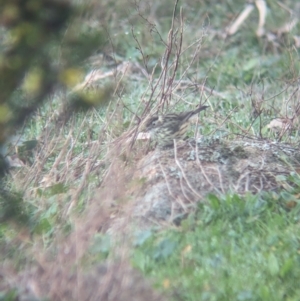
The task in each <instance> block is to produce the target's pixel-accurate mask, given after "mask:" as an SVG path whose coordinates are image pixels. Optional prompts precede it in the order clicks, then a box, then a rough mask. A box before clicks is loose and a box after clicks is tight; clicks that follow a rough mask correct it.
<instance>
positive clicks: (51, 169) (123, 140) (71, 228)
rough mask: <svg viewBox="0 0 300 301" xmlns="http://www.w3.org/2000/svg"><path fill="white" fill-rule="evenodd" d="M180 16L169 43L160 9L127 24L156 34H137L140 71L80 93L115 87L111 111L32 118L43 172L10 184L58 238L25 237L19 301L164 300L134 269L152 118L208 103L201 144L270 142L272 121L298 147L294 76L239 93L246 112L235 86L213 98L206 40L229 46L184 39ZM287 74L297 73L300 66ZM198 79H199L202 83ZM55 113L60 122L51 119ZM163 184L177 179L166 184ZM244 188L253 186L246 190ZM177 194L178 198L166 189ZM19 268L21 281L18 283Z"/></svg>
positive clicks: (37, 163)
mask: <svg viewBox="0 0 300 301" xmlns="http://www.w3.org/2000/svg"><path fill="white" fill-rule="evenodd" d="M178 5H179V4H178V2H175V4H174V6H173V8H172V11H171V15H170V19H171V23H170V28H169V30H168V33H167V34H165V35H164V36H163V35H162V34H160V31H159V28H158V26H156V27H153V24H154V23H156V22H157V21H158V20H159V19H160V16H159V14H160V11H159V10H158V9H157V4H153V6H151V9H150V11H149V10H148V9H149V7H148V6H147V4H146V3H145V2H142V3H141V4H140V5H137V4H135V8H136V13H135V15H134V16H133V15H130V16H129V17H128V19H129V21H131V22H132V21H134V20H136V18H139V20H142V22H143V26H144V27H146V28H148V29H149V30H146V31H144V32H143V34H142V36H138V35H137V33H136V29H135V27H134V26H133V25H132V31H131V36H132V37H133V40H134V41H135V43H136V44H135V47H136V49H137V51H138V53H139V57H140V58H141V59H140V61H139V62H134V63H131V62H127V61H126V60H125V59H124V61H121V62H118V60H117V58H116V57H114V56H113V59H114V61H115V62H116V63H117V65H118V67H117V68H112V67H110V66H109V64H108V63H107V61H104V63H103V62H102V65H101V66H102V67H101V68H99V69H97V70H93V71H92V72H90V73H88V75H87V76H86V78H85V80H84V82H83V83H82V84H81V85H79V86H77V87H76V89H75V90H74V91H73V93H78V91H80V92H82V91H84V92H83V93H86V91H88V92H87V93H94V92H91V91H96V93H97V88H98V83H99V81H100V82H102V81H103V80H107V81H108V86H109V89H108V90H109V91H110V92H111V91H112V90H113V93H112V95H113V96H112V97H111V100H110V101H108V102H107V103H106V106H105V107H103V109H101V108H100V109H99V110H97V109H93V110H91V111H88V112H79V113H77V115H74V114H71V109H70V106H69V105H66V104H65V105H62V103H64V102H65V97H62V98H61V99H60V102H59V103H60V104H59V105H58V108H57V102H56V101H55V100H53V102H52V104H50V105H49V106H48V108H45V110H46V112H47V113H46V114H45V116H47V117H46V119H44V118H43V117H42V115H38V114H37V115H36V116H35V118H36V119H37V122H39V123H41V125H40V129H39V137H37V138H38V140H39V141H40V142H41V143H40V145H39V147H38V149H37V151H36V154H35V160H34V163H33V165H32V166H25V167H24V168H22V169H20V170H18V171H13V177H12V181H13V183H14V185H15V186H16V187H17V188H18V189H21V188H22V190H24V191H25V194H24V202H25V203H28V204H31V205H33V206H34V208H35V210H34V212H35V219H36V220H37V223H39V220H45V219H46V220H47V219H48V220H49V223H50V228H51V231H49V232H51V234H47V235H46V233H44V230H43V229H42V230H41V232H42V235H40V233H33V234H32V233H31V234H29V231H28V232H26V233H25V234H24V235H19V236H18V237H16V241H15V242H13V243H12V245H14V244H15V245H17V246H19V247H20V248H21V249H22V248H23V249H25V250H26V256H28V257H27V258H25V259H24V261H25V265H24V266H22V268H21V267H16V266H14V264H12V263H11V262H10V261H9V260H8V261H7V263H5V264H4V265H3V266H2V269H1V277H2V279H3V281H4V282H3V284H2V286H3V287H1V289H4V290H7V289H8V288H10V289H11V288H15V287H17V288H18V289H19V290H20V295H19V297H20V300H26V299H25V298H26V296H28V298H33V297H34V298H38V299H41V298H43V297H45V296H47V297H48V298H49V299H51V300H133V299H134V300H163V297H160V296H158V295H157V294H156V293H155V292H154V291H153V289H151V288H150V286H149V284H148V283H147V281H145V280H144V279H143V278H142V277H141V276H140V275H139V274H138V273H137V272H136V271H134V270H133V269H132V268H131V267H130V263H129V262H130V260H129V258H130V247H131V239H132V237H131V235H130V232H131V231H132V228H134V222H133V223H132V221H131V219H132V217H133V215H134V214H133V213H134V212H133V211H134V210H136V207H134V201H135V199H134V198H135V197H136V194H135V193H136V192H137V191H139V189H141V187H143V184H144V182H143V179H141V180H140V181H134V180H133V178H132V177H133V175H134V173H136V172H137V171H136V166H137V165H138V162H139V159H140V158H142V157H144V155H145V153H146V146H145V145H143V143H142V142H140V141H136V138H137V135H138V133H139V132H140V130H141V128H143V125H144V123H145V120H146V119H147V118H148V117H149V115H151V114H153V113H156V112H160V113H164V112H167V111H173V110H175V108H176V109H178V110H183V109H185V108H187V107H188V108H193V107H195V106H198V105H199V104H200V103H201V104H204V103H205V104H208V105H209V106H210V107H211V111H210V112H209V113H208V114H207V115H206V116H205V117H204V132H205V134H206V135H208V136H212V135H217V136H222V137H223V139H226V140H227V139H228V138H236V137H237V136H238V137H241V136H242V137H247V138H252V139H260V138H262V137H263V136H264V137H266V136H267V137H268V138H269V137H270V136H269V134H266V126H267V125H268V124H269V125H270V121H271V118H270V117H268V115H271V116H276V117H277V118H279V119H280V120H281V121H282V122H283V121H286V123H288V125H289V126H283V125H282V123H281V124H279V132H278V131H277V132H275V134H274V135H275V136H276V139H277V141H287V142H290V143H293V144H295V143H296V142H297V141H298V140H297V141H296V140H295V135H294V134H293V133H294V132H295V129H297V128H298V126H299V101H298V99H299V89H298V87H297V80H298V79H297V75H296V74H297V72H296V70H292V71H293V72H292V73H293V74H294V76H293V77H292V79H291V80H290V81H285V82H284V81H282V82H281V83H282V84H281V86H280V87H278V86H277V87H276V90H274V82H273V83H272V82H270V83H266V84H263V85H262V86H259V85H255V83H253V84H251V85H248V86H247V87H245V89H244V90H243V91H242V90H241V91H240V95H241V96H239V97H240V98H239V99H238V101H232V102H231V101H229V100H230V99H231V97H232V91H231V90H230V88H231V89H233V88H232V86H229V87H228V89H229V91H226V92H225V91H222V90H218V89H219V88H220V89H221V88H222V86H221V85H219V86H218V85H217V87H214V86H213V85H211V84H210V83H209V80H208V78H209V76H210V75H211V74H212V72H213V70H212V69H213V68H214V65H213V63H212V64H211V65H210V66H206V67H207V69H206V70H205V71H204V72H203V71H202V72H201V71H199V70H200V69H201V68H202V67H203V65H201V62H200V63H199V61H201V60H205V59H206V57H207V56H208V52H207V49H206V45H205V39H206V38H207V36H209V35H213V36H214V37H219V40H221V42H222V43H226V36H224V32H223V34H222V35H220V32H221V30H220V31H219V32H218V33H216V32H215V31H213V30H212V29H211V28H209V26H207V27H206V26H198V29H197V32H196V33H195V35H189V33H186V30H187V24H186V23H185V18H184V11H183V9H182V8H179V6H178ZM91 6H92V7H93V9H94V17H95V18H96V19H97V18H102V17H103V19H107V18H108V17H107V16H108V15H110V16H111V20H109V21H110V22H112V23H113V24H114V25H115V24H118V21H117V20H118V18H119V17H120V11H117V12H114V11H113V8H111V7H110V6H109V3H108V2H107V3H101V4H98V2H97V1H91ZM103 7H105V8H107V10H106V15H105V16H103V15H102V14H103V11H104V10H103V9H101V8H103ZM168 10H170V8H168ZM146 12H147V14H146ZM148 13H149V14H148ZM121 20H122V21H121V23H122V22H125V21H124V20H125V19H121ZM197 24H199V22H198V23H197ZM121 25H122V24H120V26H121ZM194 26H195V27H197V26H196V25H194ZM153 31H155V34H156V38H157V37H158V39H159V41H160V42H159V47H161V49H163V52H162V53H160V55H161V56H162V59H161V62H158V60H157V62H156V63H155V64H154V65H153V66H149V63H148V51H149V50H148V49H145V48H146V47H145V45H146V41H148V40H149V38H151V41H153V35H152V33H153ZM119 34H120V32H119ZM186 36H188V37H187V38H186ZM195 37H197V38H195ZM220 37H221V38H220ZM109 39H110V46H112V48H113V46H116V48H117V50H119V49H121V46H120V42H119V41H116V40H115V38H114V37H112V36H110V37H109ZM207 39H208V38H207ZM162 47H163V48H162ZM157 51H158V52H159V50H157ZM222 51H223V48H222V47H220V48H219V49H217V48H212V50H211V52H212V55H213V56H214V57H215V60H216V61H217V59H218V58H219V57H221V56H222V55H223V53H222ZM291 57H292V55H291ZM105 64H107V65H105ZM200 65H201V66H200ZM103 66H104V67H103ZM290 67H291V69H292V68H293V61H291V64H290ZM227 69H229V67H228V68H227ZM196 73H201V75H202V76H201V77H199V75H195V76H194V74H196ZM219 76H221V75H218V76H217V80H216V81H218V80H219ZM135 81H136V82H138V84H140V85H141V86H142V89H140V90H139V91H138V93H137V94H134V93H133V96H132V97H133V98H134V97H138V99H137V100H135V101H134V104H133V105H132V104H131V103H130V101H128V99H126V100H124V98H125V97H124V94H126V93H131V92H132V91H131V89H135V88H136V86H135V85H134V84H132V83H133V82H135ZM235 90H236V88H235ZM237 94H238V93H236V94H235V96H236V95H237ZM236 97H237V96H236ZM52 106H53V107H52ZM251 110H252V112H250V111H251ZM50 112H52V116H51V117H50V118H49V114H50ZM257 123H258V124H259V125H257ZM277 125H278V124H277ZM29 127H30V122H29ZM270 127H271V128H272V129H273V127H272V126H270ZM141 144H142V146H141ZM176 155H177V156H179V155H182V154H181V153H178V154H176ZM175 159H176V160H175V164H177V165H176V166H177V167H178V168H179V169H180V170H181V171H182V170H183V169H182V166H181V163H180V160H179V159H178V157H177V158H175ZM197 164H198V165H197V166H198V172H199V171H201V172H202V178H201V180H202V181H204V182H205V183H206V184H207V186H209V187H210V188H213V189H215V190H218V192H225V191H226V189H225V188H224V183H225V182H226V180H224V179H223V175H221V174H220V173H219V172H218V169H217V168H215V169H214V171H213V175H212V173H211V174H209V173H208V172H207V169H205V170H204V172H203V166H202V165H201V163H200V162H197ZM199 164H200V165H199ZM163 165H164V164H162V165H161V167H162V166H163ZM185 173H186V171H184V172H183V174H185ZM143 176H144V175H143ZM165 176H166V178H167V177H168V175H167V174H165ZM186 178H188V177H187V176H186ZM186 178H184V179H181V180H182V182H184V183H185V184H184V185H185V186H184V188H183V186H180V187H181V190H182V191H183V192H184V193H183V198H184V197H186V198H187V199H189V198H190V195H191V194H192V195H193V198H194V199H197V200H199V199H200V198H201V199H203V195H202V193H203V192H201V190H197V191H196V190H195V185H194V184H195V183H193V184H191V182H192V181H190V180H187V181H185V180H186ZM214 179H217V182H218V185H215V180H214ZM242 179H244V178H242ZM182 182H181V183H182ZM166 183H167V184H168V181H166ZM169 184H170V183H169ZM171 184H172V183H171ZM186 185H190V186H189V187H187V186H186ZM243 185H246V184H245V183H244V182H243ZM24 188H25V189H24ZM149 188H151V187H150V186H149V187H147V189H149ZM187 190H188V192H186V191H187ZM237 190H238V189H237ZM170 191H172V187H171V188H170V187H169V192H170ZM169 194H170V195H171V194H172V193H169ZM184 194H185V195H184ZM177 200H178V198H177ZM181 203H182V204H181ZM181 203H180V205H182V206H185V205H186V204H185V202H181ZM53 204H55V206H56V207H55V210H54V212H53V213H51V212H50V211H49V208H52V207H51V206H53ZM187 211H188V210H187ZM45 212H46V213H47V214H48V215H47V217H45ZM50 220H51V222H50ZM66 226H68V227H66ZM66 228H67V230H66ZM17 229H18V228H17ZM17 231H18V230H17ZM34 231H35V230H33V232H34ZM36 232H38V231H36ZM45 232H47V231H45ZM96 233H98V234H99V233H100V234H105V233H112V234H113V236H114V242H113V243H116V245H115V246H114V247H115V248H114V250H113V251H112V255H111V258H109V260H106V261H105V262H104V263H100V264H99V263H98V262H97V260H96V259H94V257H93V256H92V255H91V254H90V253H89V248H90V246H91V244H92V242H93V239H94V236H95V234H96ZM31 244H32V245H31ZM27 254H30V255H27ZM29 256H31V257H29ZM28 258H29V259H28ZM94 262H96V263H94ZM18 268H19V269H20V270H22V271H20V272H19V271H17V269H18ZM22 298H23V299H22Z"/></svg>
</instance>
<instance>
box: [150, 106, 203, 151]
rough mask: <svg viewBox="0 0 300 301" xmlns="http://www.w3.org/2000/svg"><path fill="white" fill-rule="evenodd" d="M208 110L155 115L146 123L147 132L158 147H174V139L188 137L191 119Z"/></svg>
mask: <svg viewBox="0 0 300 301" xmlns="http://www.w3.org/2000/svg"><path fill="white" fill-rule="evenodd" d="M207 108H208V106H199V107H198V108H197V109H195V110H192V111H186V112H181V113H178V114H177V113H169V114H166V115H162V116H158V115H154V116H153V117H151V118H150V119H149V120H148V122H147V123H146V132H149V133H150V138H151V139H152V140H153V141H155V142H156V144H157V146H158V147H160V148H164V147H167V146H172V145H173V140H174V139H176V140H180V139H184V138H185V137H186V134H187V131H188V127H189V122H190V120H191V117H193V116H195V115H196V114H198V113H199V112H201V111H203V110H205V109H207Z"/></svg>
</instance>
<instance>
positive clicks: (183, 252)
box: [0, 0, 300, 300]
mask: <svg viewBox="0 0 300 301" xmlns="http://www.w3.org/2000/svg"><path fill="white" fill-rule="evenodd" d="M219 2H220V1H200V2H199V1H192V0H191V1H185V2H184V3H179V5H182V6H183V12H184V19H185V28H184V42H183V46H184V47H183V48H186V47H188V45H191V44H192V43H193V42H194V41H195V40H196V39H199V38H203V41H202V42H201V49H200V51H199V52H198V53H197V56H196V59H195V61H194V63H193V65H192V66H191V67H190V68H189V70H188V72H187V73H186V74H185V77H184V79H189V80H192V81H193V82H197V83H203V82H204V79H205V78H207V80H206V83H205V84H206V86H207V87H209V88H213V89H214V90H215V91H217V92H219V93H220V94H222V97H219V96H216V95H212V96H210V98H209V101H210V104H211V105H212V107H213V108H214V111H215V113H214V114H215V115H214V116H213V117H214V118H207V120H208V125H206V126H204V129H203V132H204V134H208V133H210V132H211V131H212V130H216V133H217V134H218V135H225V134H226V135H227V134H231V133H237V132H240V129H241V128H243V129H245V131H247V132H248V133H250V134H252V135H258V134H259V132H260V131H262V133H263V135H264V136H265V137H268V138H271V139H274V136H273V134H272V133H269V132H268V131H267V130H266V125H267V124H268V123H269V122H270V120H271V119H272V118H274V117H278V116H285V114H286V112H285V108H286V101H287V100H289V101H290V102H289V107H290V108H291V110H292V109H293V106H294V102H295V101H297V95H293V91H295V87H294V86H293V81H295V80H296V78H297V76H298V72H299V57H298V53H297V50H296V49H295V48H293V47H292V46H291V45H290V44H289V43H290V42H291V40H292V39H291V38H290V37H287V38H286V39H285V40H283V42H282V43H281V45H272V44H271V43H268V42H267V41H266V40H264V39H263V38H262V39H257V38H256V37H255V29H256V25H257V21H258V15H257V12H256V11H253V12H252V14H251V15H250V18H249V19H248V20H246V22H245V24H244V25H243V26H242V27H241V29H240V30H239V31H238V32H237V34H236V35H234V36H233V37H229V38H227V39H225V38H223V37H222V36H221V34H222V33H223V34H224V27H225V26H227V25H228V24H230V21H232V20H233V18H234V16H236V15H237V14H238V12H240V11H241V10H242V9H243V7H244V1H229V0H228V1H222V3H221V4H219ZM269 2H270V3H268V4H269V8H270V10H269V14H268V18H267V23H266V24H267V25H266V26H267V30H272V29H275V28H278V27H279V26H280V24H283V23H284V22H286V21H287V20H288V19H289V15H288V14H287V12H286V11H285V10H283V9H278V6H277V5H275V4H273V2H271V1H269ZM103 5H104V6H105V11H106V12H107V14H106V15H105V16H102V17H103V18H104V19H106V22H107V26H108V28H109V31H110V35H111V43H112V44H113V47H114V51H115V52H116V53H117V54H118V55H119V56H120V57H121V58H122V59H123V60H131V61H133V62H139V63H140V64H141V65H143V66H144V62H143V59H142V56H141V50H142V52H143V54H144V57H146V58H147V64H148V68H149V70H151V68H152V67H153V66H154V65H155V64H156V63H157V62H158V61H159V58H160V56H161V55H162V53H163V52H164V50H165V47H164V44H163V43H162V42H161V37H162V38H163V39H164V40H166V39H167V33H168V30H169V28H170V24H171V17H172V9H173V2H172V1H165V2H164V3H161V4H160V3H159V4H158V3H155V4H153V5H152V6H151V5H150V6H149V7H148V6H147V5H144V6H142V4H141V6H140V9H141V11H140V12H139V13H138V12H137V11H136V10H135V8H136V7H134V6H133V5H132V4H130V5H128V4H127V3H126V5H125V6H124V2H123V1H119V2H118V4H117V5H114V6H112V5H111V4H110V2H109V1H107V3H103ZM287 5H290V7H293V1H290V2H289V3H287ZM124 7H126V8H127V9H124ZM141 16H144V17H147V19H148V21H145V19H143V18H142V17H141ZM151 23H152V24H155V30H151V26H150V24H151ZM177 25H178V23H177ZM152 29H153V28H152ZM296 29H298V30H299V25H298V27H297V28H296ZM296 29H294V31H296ZM132 31H133V32H134V34H135V35H136V38H137V39H138V41H139V46H137V44H136V41H135V40H134V39H133V37H132ZM156 32H158V33H159V34H158V33H156ZM160 36H161V37H160ZM194 51H195V48H193V47H191V48H189V50H187V51H186V52H185V53H184V54H183V55H182V60H181V66H180V68H179V70H178V74H177V76H178V78H179V77H180V76H181V75H182V74H183V71H184V66H186V65H187V64H188V62H189V61H190V58H191V55H192V54H193V53H194ZM159 72H160V70H159V67H158V68H157V71H156V72H155V73H154V76H155V77H158V76H159ZM147 86H148V83H147V81H146V80H145V79H144V78H142V77H137V79H135V80H133V79H129V80H128V81H127V82H126V89H125V90H124V92H123V95H122V100H123V101H124V103H125V104H126V105H127V106H128V107H129V108H130V109H131V110H132V111H135V108H136V107H137V104H138V103H139V100H140V99H141V97H145V98H147V96H148V94H147V93H146V95H145V94H144V93H145V90H146V89H147ZM286 87H289V88H288V90H286V91H284V89H285V88H286ZM282 91H284V92H283V93H281V94H279V93H280V92H282ZM208 95H209V92H206V95H204V96H203V98H205V96H208ZM182 96H183V97H184V98H185V99H186V100H188V101H191V102H192V103H197V102H198V99H199V97H200V93H199V92H197V91H196V92H195V91H194V90H193V89H186V90H184V91H182ZM116 98H117V97H116ZM174 98H175V99H176V97H174ZM261 100H264V101H263V102H262V103H260V101H261ZM253 103H260V105H261V109H262V112H261V115H260V118H258V119H254V118H253V115H252V114H251V113H252V110H253ZM185 107H188V106H187V105H186V104H185V103H182V102H179V104H178V105H177V106H176V108H177V109H179V110H181V109H183V108H185ZM113 109H114V108H112V110H113ZM44 110H45V113H44V114H45V115H44V116H47V114H48V113H47V112H49V111H50V112H51V111H52V110H53V105H52V106H50V107H45V108H44ZM228 112H232V113H231V117H230V118H228V120H227V122H226V124H225V125H222V126H220V124H221V121H222V120H224V119H225V118H226V117H227V116H228ZM288 113H291V112H288ZM103 115H104V113H103V110H99V111H98V112H95V111H93V112H89V113H87V115H84V116H78V117H77V118H76V120H75V119H74V120H73V121H72V124H71V125H70V128H72V130H73V132H72V135H73V136H72V137H73V138H74V137H75V139H76V148H74V149H72V156H73V158H75V157H76V156H78V157H76V158H78V160H79V161H80V160H82V161H83V162H84V160H85V157H88V156H89V154H90V153H89V151H90V149H89V147H87V146H86V145H85V142H86V139H87V132H88V130H87V129H90V130H93V131H96V132H97V131H98V130H100V129H101V123H102V121H103V119H102V118H103ZM130 118H131V115H130V113H128V112H127V111H126V112H125V113H124V114H123V116H122V117H121V119H120V122H121V124H122V125H124V127H125V126H126V125H127V123H128V121H129V120H130ZM45 123H46V121H45V119H44V117H43V114H42V115H41V116H40V119H36V120H35V122H31V121H29V122H28V124H27V128H26V135H27V137H28V139H31V138H34V137H37V136H38V135H39V133H40V132H41V130H42V128H43V126H44V125H45ZM121 128H122V126H121ZM82 129H84V131H83V130H82ZM109 130H110V129H109ZM110 134H111V133H110ZM68 135H69V132H68V130H67V129H65V132H64V133H60V136H59V138H60V139H58V141H56V142H55V143H56V144H55V147H56V149H55V151H53V152H52V153H51V156H49V157H48V160H47V162H46V165H45V166H44V170H43V173H44V174H47V171H49V170H50V169H51V167H52V164H53V163H54V162H55V160H56V159H57V157H58V155H59V150H60V148H63V144H64V139H66V137H68ZM232 137H234V136H232ZM297 138H298V137H297V135H295V132H292V133H290V134H289V135H285V136H284V137H283V138H282V140H284V141H288V142H293V143H294V142H296V140H297ZM80 154H82V157H80V158H79V155H80ZM99 157H100V158H101V154H100V155H99ZM74 161H75V160H74ZM74 161H72V164H73V163H74ZM72 164H70V166H69V165H68V167H69V168H70V170H68V171H66V173H72V174H73V173H75V171H74V170H72V166H73V165H72ZM75 167H78V166H77V165H76V164H75V163H74V169H75ZM41 178H42V176H41ZM100 178H101V177H100ZM64 179H65V182H62V183H60V184H59V185H58V186H57V185H53V186H50V188H49V187H48V188H45V187H43V186H42V185H40V186H39V185H38V184H37V183H35V182H34V181H32V184H29V185H32V186H29V188H28V190H29V191H30V190H31V189H32V190H35V192H36V193H35V194H34V195H35V196H36V198H35V199H32V195H33V194H30V199H26V202H27V204H28V206H27V207H26V208H27V209H28V214H29V215H30V219H31V225H30V227H31V231H32V232H34V234H36V236H34V237H36V239H37V241H39V242H40V241H42V244H43V245H44V247H45V248H46V247H47V246H49V245H51V243H52V242H53V238H55V235H56V232H57V231H61V229H63V231H64V232H66V233H69V232H70V231H72V221H67V222H65V221H64V218H62V215H63V214H62V213H61V212H65V211H66V210H67V209H66V207H67V206H68V204H69V203H68V202H69V200H70V198H69V196H68V195H67V194H66V196H65V197H64V198H65V199H63V201H61V199H60V196H61V195H63V193H64V192H65V191H69V190H72V189H73V188H74V187H75V188H76V187H77V186H76V185H78V183H80V178H78V177H75V180H74V178H72V177H65V178H64ZM98 179H99V175H95V174H91V176H90V177H89V178H88V181H87V184H86V186H85V188H84V190H83V192H81V194H80V197H79V201H78V203H77V206H76V207H75V209H76V210H77V212H81V210H82V208H84V207H85V206H87V205H88V203H87V202H86V200H87V199H89V198H90V196H91V195H92V194H93V189H94V187H95V186H96V185H97V184H98V183H97V182H98V181H99V180H98ZM294 181H295V182H296V185H295V186H296V188H294V189H293V190H291V191H290V194H288V196H289V198H291V199H293V198H295V200H296V201H297V194H298V193H299V189H297V187H299V182H297V181H298V178H297V176H295V179H294ZM13 185H14V184H13ZM17 185H18V183H17ZM63 196H64V195H63ZM286 199H287V194H278V195H277V194H276V195H274V194H273V195H267V194H266V195H263V196H257V197H256V196H246V197H244V198H243V199H240V198H239V197H238V196H235V195H228V196H224V198H223V199H222V200H217V199H216V198H215V197H213V196H211V199H210V202H211V206H200V207H199V208H198V210H197V212H195V214H194V215H192V216H190V217H189V218H188V219H187V220H185V221H183V223H182V224H181V226H180V227H178V228H176V229H169V230H168V229H167V230H164V231H159V232H155V231H154V232H151V233H148V232H147V233H140V235H139V236H138V238H137V243H136V248H135V249H133V250H132V251H133V254H132V260H133V264H134V265H135V266H137V267H138V268H139V269H141V270H142V271H143V272H144V273H145V274H146V275H148V276H150V277H152V278H153V279H155V281H156V283H157V286H158V287H160V288H161V289H162V290H166V291H167V292H170V294H171V295H172V296H173V298H174V300H299V299H300V290H299V285H298V282H297V278H298V279H299V276H300V275H299V274H300V255H299V250H300V245H299V239H300V237H299V235H298V234H297V233H298V232H299V225H298V223H299V221H298V219H299V218H298V216H299V214H298V212H299V208H298V205H296V206H295V208H292V210H291V211H289V210H286V206H283V203H284V201H285V200H286ZM0 231H1V250H2V254H3V255H4V257H5V258H6V259H5V260H7V259H8V258H10V259H11V260H12V261H14V263H15V266H16V267H18V268H21V267H22V266H23V264H24V263H26V262H28V261H30V260H31V250H30V248H31V244H30V243H28V240H27V238H28V237H29V236H28V234H26V233H25V234H24V237H25V239H21V241H22V243H20V242H18V243H17V244H15V241H16V240H17V239H16V238H17V237H18V236H19V235H20V234H19V230H18V228H17V229H16V228H14V227H11V225H9V224H8V225H2V226H1V230H0ZM34 239H35V238H34ZM105 253H107V249H106V248H105ZM100 257H101V256H100ZM101 258H102V257H101ZM3 260H4V259H3Z"/></svg>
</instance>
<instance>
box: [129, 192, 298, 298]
mask: <svg viewBox="0 0 300 301" xmlns="http://www.w3.org/2000/svg"><path fill="white" fill-rule="evenodd" d="M274 197H275V198H274ZM209 200H210V203H209V205H199V207H198V209H197V211H196V212H195V213H194V214H192V215H190V216H189V217H188V219H186V220H184V221H183V222H182V224H181V226H180V227H179V228H177V229H173V230H170V229H169V230H163V231H161V232H160V231H158V232H153V233H151V234H150V233H140V234H139V236H138V239H137V241H136V245H137V247H136V250H135V251H134V253H133V255H132V261H133V263H134V265H135V266H136V267H138V268H139V269H140V270H142V271H143V272H144V273H145V274H146V275H148V276H149V277H151V278H152V279H154V281H155V283H156V285H157V287H159V288H161V289H163V290H164V291H167V292H169V293H170V294H171V295H172V300H195V301H196V300H197V301H201V300H220V301H221V300H270V301H271V300H272V301H276V300H278V301H279V300H295V301H296V300H299V298H300V288H299V285H298V281H297V279H299V277H300V239H299V235H298V232H299V220H300V215H299V214H300V207H299V205H297V206H296V207H295V208H294V209H293V210H292V211H287V210H286V209H285V208H284V207H283V206H282V203H280V197H278V196H277V195H275V194H273V195H271V194H263V195H261V196H250V195H249V196H245V197H243V198H242V197H239V196H237V195H235V194H228V195H226V196H223V197H222V198H217V197H216V196H214V195H211V196H210V197H209ZM143 237H144V239H142V238H143Z"/></svg>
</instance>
